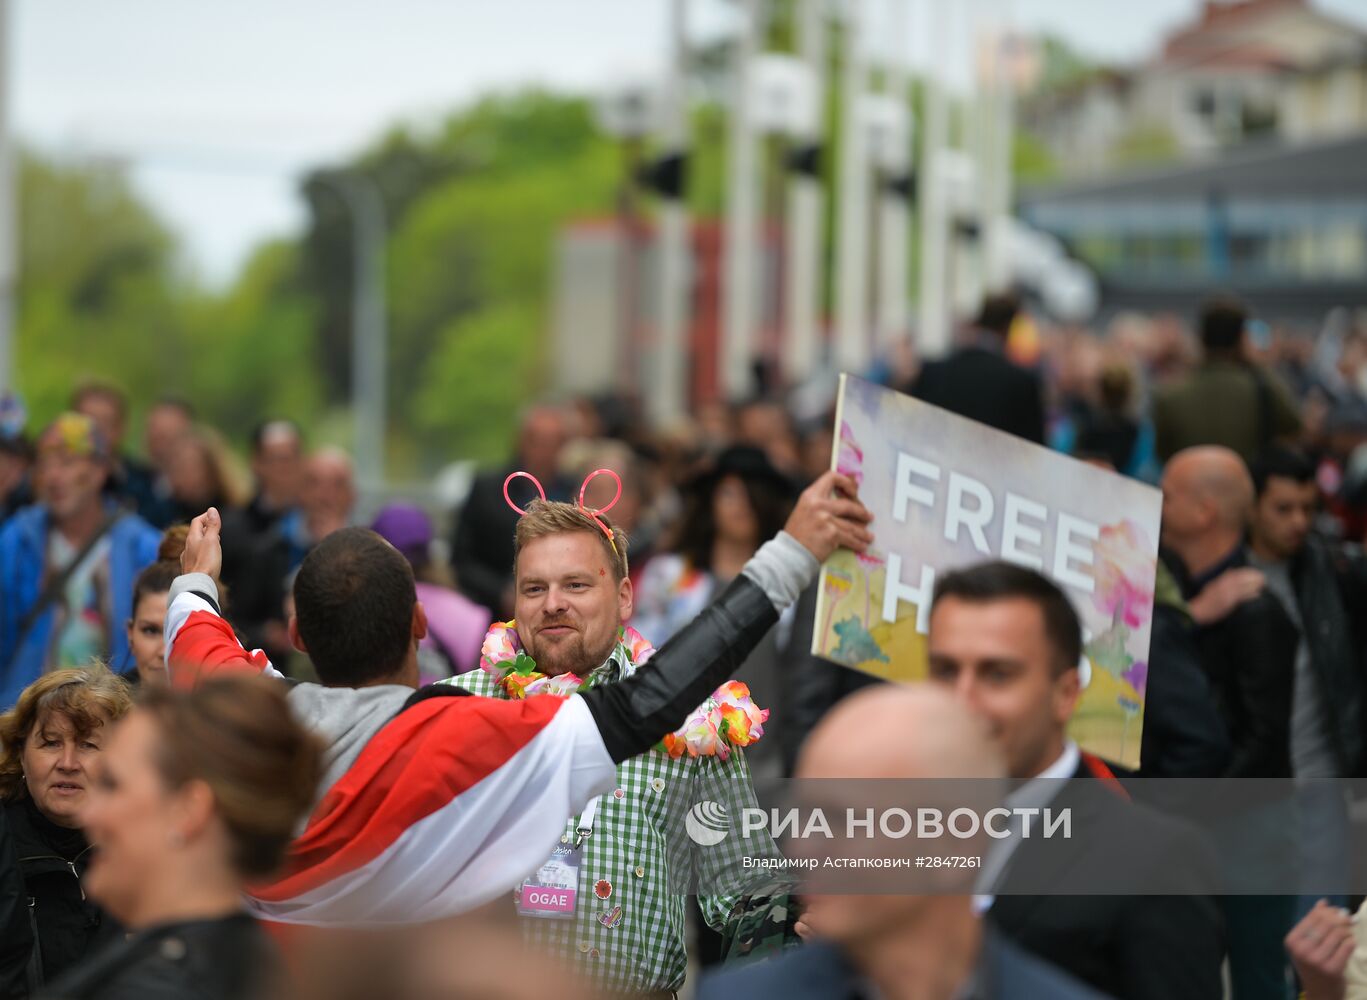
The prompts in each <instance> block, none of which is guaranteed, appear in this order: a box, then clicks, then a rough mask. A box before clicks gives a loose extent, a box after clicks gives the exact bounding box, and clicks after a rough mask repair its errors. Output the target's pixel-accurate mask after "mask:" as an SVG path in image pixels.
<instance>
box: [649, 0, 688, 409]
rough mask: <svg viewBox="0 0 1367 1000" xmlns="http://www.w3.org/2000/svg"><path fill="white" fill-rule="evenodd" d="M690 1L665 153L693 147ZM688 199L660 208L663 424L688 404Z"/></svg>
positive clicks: (674, 39)
mask: <svg viewBox="0 0 1367 1000" xmlns="http://www.w3.org/2000/svg"><path fill="white" fill-rule="evenodd" d="M687 10H688V0H671V4H670V56H669V78H668V83H667V85H666V87H665V95H664V105H665V106H664V123H663V124H664V147H665V153H666V154H667V155H670V154H678V155H682V154H683V153H684V152H685V151H686V149H687V147H688V102H687V82H686V80H685V61H686V59H687V57H688V20H687ZM687 206H688V202H687V198H686V196H685V193H684V192H683V191H680V192H679V193H678V196H677V197H675V196H673V195H672V194H671V195H670V196H667V197H666V198H665V199H664V202H663V204H662V205H661V208H660V243H659V254H660V257H659V260H660V271H659V274H660V283H659V292H658V297H657V309H658V315H657V319H656V324H657V331H658V333H657V337H658V339H657V341H656V344H655V351H654V365H653V368H654V370H653V372H650V373H649V379H648V382H647V390H648V391H647V392H646V393H645V397H646V400H647V404H646V405H647V407H648V408H649V413H650V417H651V419H652V420H653V421H654V423H655V426H656V427H663V426H665V425H667V424H670V423H673V422H674V421H676V420H678V419H680V418H681V417H682V416H683V415H684V412H685V406H686V403H687V399H686V396H687V392H686V390H687V378H688V355H687V353H686V351H685V347H684V344H685V331H686V330H687V327H688V315H689V305H690V303H689V301H688V298H689V296H688V266H689V252H688V249H689V248H688V207H687Z"/></svg>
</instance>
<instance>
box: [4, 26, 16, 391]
mask: <svg viewBox="0 0 1367 1000" xmlns="http://www.w3.org/2000/svg"><path fill="white" fill-rule="evenodd" d="M9 22H10V4H9V0H0V392H4V391H6V390H8V389H11V388H13V386H14V320H15V314H16V307H15V297H16V293H17V291H18V284H19V260H18V256H19V254H18V243H19V238H18V229H19V219H18V212H17V206H18V199H16V198H15V196H14V187H15V183H16V180H15V167H14V147H13V143H12V140H11V137H10V123H9V87H10V61H11V60H10V27H9Z"/></svg>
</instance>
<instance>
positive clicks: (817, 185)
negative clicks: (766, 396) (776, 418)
mask: <svg viewBox="0 0 1367 1000" xmlns="http://www.w3.org/2000/svg"><path fill="white" fill-rule="evenodd" d="M798 3H799V6H798V9H797V18H798V22H797V35H798V55H799V56H800V57H801V59H802V61H803V63H805V64H806V65H807V67H808V68H809V69H810V70H811V72H812V79H813V84H814V86H813V90H814V91H815V101H816V107H817V120H816V126H815V128H814V130H813V132H812V134H811V135H810V136H801V137H799V139H798V141H799V142H803V143H811V144H814V145H817V146H820V144H821V140H822V137H823V136H824V135H825V128H824V125H825V107H826V100H825V82H826V72H825V71H826V18H825V5H824V0H798ZM821 195H822V190H821V177H820V175H817V176H811V175H809V174H806V173H802V172H799V171H791V172H790V174H789V180H788V232H787V237H788V248H787V256H788V275H787V283H786V285H785V289H784V291H785V301H784V313H785V314H786V315H787V318H788V349H787V351H786V352H785V354H786V356H787V364H786V366H785V367H786V369H787V371H786V374H787V376H788V378H789V379H790V380H791V381H793V382H798V383H800V382H802V381H803V380H805V379H806V378H807V377H808V376H809V375H811V374H812V371H813V369H814V368H815V367H816V365H817V363H818V361H819V360H820V358H819V353H820V346H821V344H820V336H819V328H818V322H819V316H820V310H821V292H822V281H821V202H822V197H821Z"/></svg>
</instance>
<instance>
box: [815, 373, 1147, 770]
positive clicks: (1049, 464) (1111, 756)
mask: <svg viewBox="0 0 1367 1000" xmlns="http://www.w3.org/2000/svg"><path fill="white" fill-rule="evenodd" d="M833 452H834V454H833V455H832V466H833V467H834V468H836V469H838V470H839V471H840V472H843V473H845V474H846V475H848V476H851V477H852V478H854V480H855V481H856V482H858V483H859V498H860V499H861V500H862V501H863V502H864V504H865V506H867V507H868V508H869V509H870V510H871V511H873V514H874V535H875V538H876V542H875V546H874V548H873V549H871V550H870V551H869V552H867V553H865V554H863V555H855V554H854V553H853V552H850V551H848V550H844V549H842V550H840V551H838V552H836V553H835V555H833V556H831V558H830V559H828V560H827V561H826V564H825V566H823V567H822V573H821V592H820V595H819V597H818V603H817V611H816V626H815V628H814V629H813V632H812V652H813V653H814V654H816V655H818V656H823V657H825V658H827V659H830V660H834V661H835V662H837V663H840V664H842V665H844V666H847V667H851V668H853V669H855V670H861V671H863V672H865V673H869V674H873V675H875V676H877V677H882V678H885V679H888V680H902V681H915V680H923V679H924V678H925V677H926V631H927V626H928V624H929V618H930V601H931V597H932V596H933V594H934V590H935V577H936V574H937V573H942V572H944V571H947V570H950V569H954V568H958V567H962V566H967V565H970V564H972V563H975V562H981V561H984V560H988V559H1005V560H1007V561H1008V562H1014V563H1017V564H1019V565H1022V566H1028V567H1030V568H1032V569H1036V570H1038V571H1040V572H1041V573H1043V574H1045V575H1046V576H1048V577H1050V578H1051V579H1053V580H1054V582H1055V583H1058V584H1059V585H1060V586H1061V587H1062V588H1063V590H1064V591H1065V592H1066V593H1067V594H1068V596H1069V597H1070V598H1071V599H1072V601H1073V606H1074V607H1075V608H1076V609H1077V612H1078V616H1079V617H1080V618H1081V619H1082V626H1083V639H1084V642H1085V652H1084V656H1083V662H1082V663H1081V664H1080V665H1079V669H1080V671H1081V674H1082V681H1083V685H1084V690H1083V694H1082V699H1081V701H1080V702H1079V704H1078V708H1077V711H1076V713H1075V714H1074V716H1073V721H1072V725H1071V729H1070V732H1071V733H1072V736H1073V738H1074V739H1076V740H1077V741H1078V743H1079V744H1080V745H1081V746H1082V747H1083V749H1085V750H1090V751H1091V752H1093V753H1096V754H1098V755H1100V756H1102V757H1105V758H1107V759H1108V760H1112V761H1115V762H1117V763H1120V764H1124V765H1126V766H1137V765H1138V763H1139V743H1140V734H1141V732H1142V727H1143V716H1144V687H1145V681H1146V679H1147V675H1148V655H1149V632H1150V628H1151V625H1152V620H1153V589H1154V571H1155V569H1156V566H1157V559H1158V528H1159V518H1160V516H1161V512H1162V496H1161V494H1160V493H1159V492H1158V490H1156V489H1154V488H1152V487H1150V486H1145V485H1143V484H1142V483H1138V482H1135V481H1134V480H1132V479H1126V478H1125V477H1123V476H1119V475H1116V474H1114V473H1111V472H1106V471H1104V470H1102V469H1099V468H1096V467H1095V466H1092V465H1088V464H1086V463H1085V462H1079V461H1077V460H1075V459H1072V458H1068V457H1067V456H1065V455H1061V454H1059V453H1057V452H1053V451H1050V450H1049V449H1047V448H1043V447H1040V446H1039V445H1036V444H1032V443H1030V442H1028V441H1023V440H1021V439H1020V438H1017V437H1014V436H1013V435H1010V434H1005V433H1003V432H1001V431H998V430H994V429H992V428H990V427H985V426H983V425H982V424H979V423H976V422H975V421H972V420H966V419H964V418H963V417H960V416H957V415H955V414H952V413H948V412H946V411H945V410H942V409H940V408H938V407H935V406H931V405H929V404H928V403H922V402H920V401H919V400H915V399H912V398H911V397H909V396H904V395H902V394H901V393H897V392H893V391H892V390H890V389H885V388H883V387H882V386H878V385H874V384H873V383H871V382H866V381H864V380H863V379H859V378H855V377H854V376H851V375H842V376H841V377H840V397H839V401H838V403H837V407H836V426H835V447H834V449H833Z"/></svg>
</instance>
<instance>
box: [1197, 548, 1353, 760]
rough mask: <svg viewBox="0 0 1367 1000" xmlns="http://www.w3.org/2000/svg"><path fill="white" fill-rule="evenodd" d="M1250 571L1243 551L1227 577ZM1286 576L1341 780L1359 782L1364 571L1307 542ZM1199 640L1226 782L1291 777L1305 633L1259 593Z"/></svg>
mask: <svg viewBox="0 0 1367 1000" xmlns="http://www.w3.org/2000/svg"><path fill="white" fill-rule="evenodd" d="M1247 564H1248V560H1247V559H1246V557H1245V556H1244V554H1243V553H1242V551H1241V552H1240V553H1239V554H1238V555H1237V556H1236V557H1235V558H1233V559H1232V560H1230V561H1229V563H1228V567H1229V568H1233V567H1235V566H1244V565H1247ZM1290 572H1291V579H1292V583H1293V586H1294V587H1295V591H1296V598H1297V605H1298V608H1299V611H1300V615H1301V622H1302V625H1303V626H1304V628H1305V640H1306V642H1307V643H1308V644H1309V647H1310V664H1311V670H1312V671H1313V673H1314V677H1315V680H1316V683H1317V684H1318V685H1319V690H1320V696H1321V703H1322V704H1323V705H1324V706H1325V711H1326V713H1327V719H1326V724H1327V726H1328V728H1329V735H1330V739H1331V743H1332V745H1333V748H1334V754H1335V757H1336V758H1337V761H1338V765H1339V771H1340V773H1341V774H1342V775H1343V776H1344V777H1355V776H1357V775H1358V774H1360V773H1361V770H1362V754H1363V732H1362V687H1363V678H1362V669H1363V650H1364V642H1365V641H1367V635H1364V630H1367V623H1364V622H1363V613H1364V610H1365V609H1367V562H1364V560H1363V558H1362V555H1361V553H1360V552H1357V551H1356V550H1353V549H1350V548H1348V547H1343V546H1334V545H1331V544H1330V543H1328V542H1326V541H1324V540H1322V539H1319V538H1317V537H1314V536H1312V537H1311V538H1310V539H1309V540H1308V541H1307V543H1306V545H1305V548H1304V549H1302V550H1301V553H1300V554H1299V555H1298V556H1297V557H1296V558H1295V560H1293V562H1292V564H1291V567H1290ZM1189 590H1190V588H1188V591H1189ZM1199 640H1200V645H1201V653H1202V659H1203V660H1204V661H1205V664H1206V668H1207V670H1208V671H1210V675H1211V684H1212V687H1213V688H1214V690H1215V693H1216V697H1217V699H1218V700H1219V702H1220V707H1221V712H1222V714H1223V715H1224V717H1225V721H1226V724H1227V725H1228V727H1229V735H1230V741H1231V743H1232V744H1233V754H1232V758H1231V761H1230V766H1229V769H1228V771H1227V772H1226V773H1227V774H1228V775H1229V776H1231V777H1243V778H1285V777H1290V776H1291V699H1292V694H1293V691H1294V685H1295V664H1296V649H1297V646H1298V645H1299V644H1300V640H1301V630H1300V629H1299V628H1297V626H1296V623H1295V622H1294V621H1293V620H1292V618H1291V616H1290V614H1288V613H1287V611H1286V609H1285V608H1284V607H1283V606H1282V603H1281V601H1280V600H1279V599H1278V598H1277V597H1276V595H1274V594H1272V593H1271V592H1270V591H1267V590H1264V591H1263V592H1262V593H1261V594H1259V595H1258V596H1257V597H1256V598H1254V599H1253V600H1251V601H1246V602H1245V603H1243V604H1241V605H1239V606H1238V607H1237V608H1235V609H1234V610H1233V611H1232V612H1230V614H1229V615H1228V616H1227V617H1226V618H1224V619H1223V620H1221V621H1219V622H1216V623H1214V624H1212V625H1208V626H1206V627H1204V628H1202V629H1201V630H1200V633H1199Z"/></svg>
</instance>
